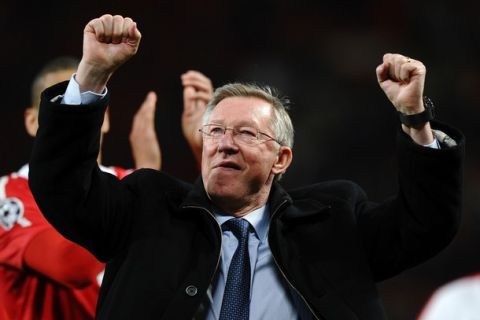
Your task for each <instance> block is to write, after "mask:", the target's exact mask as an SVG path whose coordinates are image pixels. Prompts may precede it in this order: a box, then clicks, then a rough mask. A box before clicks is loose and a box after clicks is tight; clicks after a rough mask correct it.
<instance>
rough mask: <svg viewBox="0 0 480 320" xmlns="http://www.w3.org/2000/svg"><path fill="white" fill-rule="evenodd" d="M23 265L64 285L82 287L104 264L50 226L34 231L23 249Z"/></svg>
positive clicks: (92, 281) (94, 278)
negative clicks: (33, 235) (40, 230)
mask: <svg viewBox="0 0 480 320" xmlns="http://www.w3.org/2000/svg"><path fill="white" fill-rule="evenodd" d="M24 264H25V266H26V267H28V268H30V269H33V270H35V271H36V272H38V273H41V274H43V275H44V276H46V277H48V278H50V279H52V280H54V281H56V282H58V283H60V284H63V285H65V286H68V287H73V288H82V287H85V286H87V285H90V284H92V283H94V282H96V281H97V275H98V274H99V273H100V272H101V271H102V270H103V268H104V265H103V264H102V263H100V262H98V261H97V260H96V259H95V257H93V255H92V254H90V253H89V252H88V251H87V250H86V249H84V248H82V247H80V246H79V245H77V244H75V243H73V242H71V241H69V240H67V239H65V238H63V237H62V236H61V235H60V234H59V233H58V232H57V231H55V230H54V229H53V228H51V229H50V228H49V229H46V230H44V231H42V232H40V233H38V234H37V235H36V236H35V237H34V238H33V239H32V241H30V242H29V244H28V245H27V248H26V249H25V255H24Z"/></svg>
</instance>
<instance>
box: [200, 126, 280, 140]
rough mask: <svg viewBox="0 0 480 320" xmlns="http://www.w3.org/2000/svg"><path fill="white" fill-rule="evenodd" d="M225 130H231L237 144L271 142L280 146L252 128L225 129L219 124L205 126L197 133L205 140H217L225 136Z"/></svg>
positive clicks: (266, 135) (271, 138)
mask: <svg viewBox="0 0 480 320" xmlns="http://www.w3.org/2000/svg"><path fill="white" fill-rule="evenodd" d="M227 130H232V138H233V140H234V141H235V142H237V143H243V144H247V145H253V144H256V143H260V142H263V141H270V140H272V141H275V142H276V143H278V144H280V145H281V143H280V142H278V141H277V140H276V139H275V138H273V137H271V136H269V135H268V134H266V133H263V132H261V131H259V130H258V129H256V128H252V127H235V128H227V127H226V126H223V125H220V124H206V125H204V126H203V127H202V129H199V130H198V131H200V132H201V133H202V134H203V137H204V138H206V139H212V140H219V139H221V138H222V137H223V136H224V135H225V133H226V132H227Z"/></svg>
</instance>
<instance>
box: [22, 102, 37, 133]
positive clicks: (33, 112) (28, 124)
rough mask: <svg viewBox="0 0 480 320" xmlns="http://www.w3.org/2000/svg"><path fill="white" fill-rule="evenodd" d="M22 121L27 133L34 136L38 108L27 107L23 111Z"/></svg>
mask: <svg viewBox="0 0 480 320" xmlns="http://www.w3.org/2000/svg"><path fill="white" fill-rule="evenodd" d="M23 121H24V123H25V129H26V130H27V132H28V134H29V135H30V136H32V137H35V135H36V134H37V130H38V108H33V107H30V108H27V109H25V112H24V113H23Z"/></svg>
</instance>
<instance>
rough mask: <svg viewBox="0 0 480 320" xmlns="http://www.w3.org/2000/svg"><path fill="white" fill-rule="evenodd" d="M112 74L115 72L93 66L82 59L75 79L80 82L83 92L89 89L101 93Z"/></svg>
mask: <svg viewBox="0 0 480 320" xmlns="http://www.w3.org/2000/svg"><path fill="white" fill-rule="evenodd" d="M112 74H113V72H109V71H106V70H103V69H101V68H98V67H96V66H92V65H90V64H88V63H86V62H84V61H83V60H82V61H80V64H79V65H78V70H77V73H76V76H75V79H76V81H77V82H78V84H79V87H80V92H81V93H83V92H87V91H91V92H93V93H101V92H103V90H104V89H105V88H106V86H107V82H108V80H109V79H110V77H111V75H112Z"/></svg>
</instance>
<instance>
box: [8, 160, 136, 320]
mask: <svg viewBox="0 0 480 320" xmlns="http://www.w3.org/2000/svg"><path fill="white" fill-rule="evenodd" d="M102 170H104V171H107V172H109V173H112V174H114V175H116V176H117V177H119V178H123V177H124V176H125V175H127V174H128V173H130V171H128V170H124V169H121V168H116V167H110V168H105V167H102ZM47 229H53V227H52V226H51V225H50V224H49V223H48V222H47V221H46V220H45V218H44V217H43V215H42V214H41V212H40V210H39V209H38V207H37V205H36V204H35V201H34V199H33V196H32V193H31V192H30V188H29V186H28V165H25V166H23V167H22V168H21V169H20V170H19V171H18V172H15V173H12V174H10V175H8V176H3V177H1V178H0V320H37V319H38V320H56V319H58V320H69V319H72V320H85V319H94V318H95V307H96V302H97V297H98V293H99V288H100V281H101V275H99V277H98V278H97V279H98V281H92V283H91V284H89V285H88V286H86V287H83V288H81V289H76V288H71V287H67V286H64V285H61V284H59V283H58V282H55V281H54V280H51V279H50V278H47V277H46V276H44V275H41V274H39V273H35V272H34V271H32V270H30V269H28V267H26V266H25V263H24V255H25V251H26V248H27V247H28V245H29V243H30V241H32V239H33V238H35V236H36V235H38V234H39V233H41V232H43V231H45V230H47ZM45 250H55V246H49V247H48V248H45Z"/></svg>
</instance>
